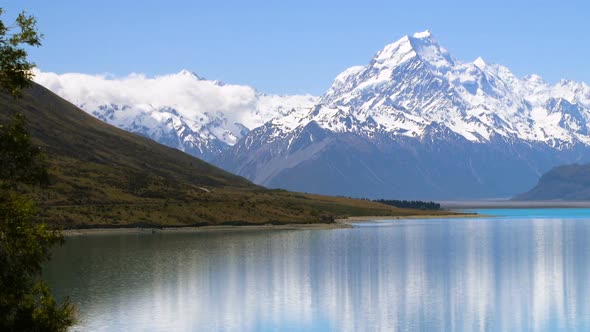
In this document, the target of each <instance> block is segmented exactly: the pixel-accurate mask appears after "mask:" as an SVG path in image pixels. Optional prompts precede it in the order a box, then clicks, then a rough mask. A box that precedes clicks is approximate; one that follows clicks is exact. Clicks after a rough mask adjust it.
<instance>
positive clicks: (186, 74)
mask: <svg viewBox="0 0 590 332" xmlns="http://www.w3.org/2000/svg"><path fill="white" fill-rule="evenodd" d="M176 75H178V76H181V77H193V78H196V79H198V80H200V79H201V78H200V77H199V75H197V74H196V73H195V72H193V71H190V70H187V69H183V70H181V71H179V72H178V74H176Z"/></svg>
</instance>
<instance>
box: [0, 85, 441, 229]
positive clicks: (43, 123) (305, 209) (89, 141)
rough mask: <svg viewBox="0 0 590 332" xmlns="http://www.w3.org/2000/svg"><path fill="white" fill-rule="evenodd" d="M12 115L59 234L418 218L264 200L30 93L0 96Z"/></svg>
mask: <svg viewBox="0 0 590 332" xmlns="http://www.w3.org/2000/svg"><path fill="white" fill-rule="evenodd" d="M15 111H18V112H21V113H23V114H25V115H26V117H27V118H28V120H29V126H30V130H31V133H32V135H33V137H34V139H35V141H36V143H37V144H39V145H41V146H42V147H43V148H44V150H45V151H46V154H47V156H48V163H49V168H50V174H51V178H52V184H51V185H50V186H49V188H46V189H33V190H32V193H33V194H34V195H35V197H36V198H37V200H38V201H39V202H40V206H41V208H40V217H41V218H42V219H43V220H45V221H47V222H50V223H52V224H54V225H58V226H63V227H105V226H130V225H205V224H241V223H246V222H247V223H292V222H297V223H311V222H326V221H329V220H330V219H331V218H332V217H346V216H359V215H415V214H423V213H424V214H431V212H423V211H415V210H407V209H397V208H392V207H389V206H386V205H382V204H378V203H372V202H368V201H361V200H352V199H347V198H339V197H326V196H318V195H308V194H300V193H292V192H287V191H282V190H267V189H264V188H262V187H259V186H256V185H254V184H252V183H250V182H249V181H247V180H246V179H244V178H241V177H238V176H235V175H232V174H230V173H227V172H225V171H223V170H221V169H219V168H216V167H214V166H212V165H210V164H208V163H206V162H204V161H201V160H199V159H197V158H194V157H191V156H189V155H187V154H185V153H183V152H180V151H178V150H175V149H171V148H167V147H164V146H162V145H160V144H158V143H155V142H153V141H151V140H149V139H146V138H143V137H140V136H138V135H134V134H131V133H128V132H126V131H123V130H120V129H117V128H115V127H113V126H110V125H108V124H105V123H103V122H101V121H99V120H97V119H95V118H93V117H91V116H90V115H88V114H86V113H84V112H83V111H81V110H80V109H78V108H77V107H75V106H74V105H72V104H70V103H68V102H67V101H65V100H63V99H61V98H60V97H58V96H57V95H55V94H53V93H52V92H50V91H49V90H47V89H45V88H43V87H41V86H39V85H34V86H33V87H32V88H31V89H29V90H27V91H26V92H25V94H24V97H23V98H22V99H20V100H14V99H13V98H11V97H9V96H7V95H4V94H0V121H2V122H5V121H7V120H8V119H9V116H10V114H12V113H13V112H15Z"/></svg>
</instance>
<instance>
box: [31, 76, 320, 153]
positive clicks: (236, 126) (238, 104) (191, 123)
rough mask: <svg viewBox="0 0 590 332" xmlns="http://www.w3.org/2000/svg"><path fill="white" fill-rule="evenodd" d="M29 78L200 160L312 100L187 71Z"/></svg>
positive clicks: (92, 111)
mask: <svg viewBox="0 0 590 332" xmlns="http://www.w3.org/2000/svg"><path fill="white" fill-rule="evenodd" d="M35 81H36V82H37V83H40V84H41V85H43V86H45V87H47V88H48V89H50V90H52V91H53V92H55V93H56V94H58V95H59V96H61V97H62V98H64V99H66V100H68V101H70V102H71V103H73V104H75V105H77V106H79V107H80V108H82V109H83V110H85V111H86V112H87V113H90V114H92V115H94V116H95V117H97V118H99V119H101V120H103V121H105V122H107V123H110V124H112V125H115V126H117V127H119V128H122V129H125V130H127V131H131V132H134V133H138V134H141V135H144V136H146V137H149V138H151V139H153V140H155V141H158V142H160V143H162V144H164V145H167V146H170V147H174V148H177V149H179V150H182V151H185V152H187V153H190V154H192V155H195V156H197V157H200V158H203V159H205V160H211V159H212V158H213V157H214V156H216V155H218V154H220V153H221V152H222V151H224V150H226V149H227V148H228V147H230V146H231V145H233V144H235V143H236V142H237V141H238V140H239V139H240V138H242V137H243V136H245V135H246V134H247V133H248V132H249V131H250V130H251V129H254V128H256V127H258V126H260V125H262V124H264V123H265V122H267V121H269V120H270V119H272V118H275V117H278V116H281V115H283V114H286V113H287V112H289V111H291V110H292V109H294V108H311V107H312V106H313V105H314V104H315V103H317V102H318V98H317V97H314V96H310V95H291V96H280V95H267V94H261V93H258V92H257V91H256V90H255V89H254V88H252V87H249V86H240V85H231V84H225V83H223V82H219V81H210V80H205V79H202V78H200V77H199V76H198V75H197V74H195V73H193V72H190V71H187V70H183V71H181V72H179V73H177V74H173V75H165V76H158V77H153V78H150V77H145V76H144V75H137V74H132V75H130V76H127V77H124V78H113V77H109V76H106V75H103V76H92V75H85V74H62V75H58V74H55V73H47V72H40V71H38V72H36V75H35Z"/></svg>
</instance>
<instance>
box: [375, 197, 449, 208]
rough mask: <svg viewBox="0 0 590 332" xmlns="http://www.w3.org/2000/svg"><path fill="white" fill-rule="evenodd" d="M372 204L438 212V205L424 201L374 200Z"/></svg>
mask: <svg viewBox="0 0 590 332" xmlns="http://www.w3.org/2000/svg"><path fill="white" fill-rule="evenodd" d="M374 202H378V203H383V204H387V205H391V206H395V207H398V208H405V209H419V210H440V204H439V203H435V202H424V201H406V200H396V199H376V200H374Z"/></svg>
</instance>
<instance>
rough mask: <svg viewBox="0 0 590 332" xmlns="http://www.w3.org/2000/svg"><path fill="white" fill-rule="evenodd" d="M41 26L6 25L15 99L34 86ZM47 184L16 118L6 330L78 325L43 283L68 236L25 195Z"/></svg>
mask: <svg viewBox="0 0 590 332" xmlns="http://www.w3.org/2000/svg"><path fill="white" fill-rule="evenodd" d="M2 13H3V10H2V9H0V15H1V14H2ZM35 23H36V21H35V18H34V17H32V16H27V15H26V14H25V13H21V14H20V15H19V16H18V17H17V19H16V23H15V25H14V26H13V27H7V26H6V25H5V24H4V23H3V22H2V21H1V20H0V89H2V90H4V91H5V92H7V93H9V94H11V95H12V96H14V97H15V98H16V97H19V96H21V90H22V89H23V88H25V87H27V86H28V85H30V79H31V77H32V72H31V70H32V68H33V67H34V64H32V63H29V62H28V61H27V58H26V57H27V53H26V50H25V49H24V48H23V46H26V45H31V46H39V45H40V39H41V36H40V35H39V34H38V33H37V30H36V27H35ZM15 30H16V31H15ZM47 179H48V177H47V169H46V166H45V161H44V158H43V154H42V153H41V151H40V149H39V148H37V147H35V146H33V144H32V142H31V135H30V134H29V133H28V132H27V130H26V119H25V118H24V116H23V115H21V114H14V115H13V118H12V123H10V124H8V125H5V126H0V331H65V330H66V329H67V328H68V327H69V326H71V325H72V324H73V323H74V307H73V306H72V305H71V304H70V303H69V302H68V301H67V300H66V301H64V302H63V303H61V304H59V303H57V302H56V301H55V300H54V298H53V296H52V295H51V292H50V291H49V288H48V286H47V285H46V283H45V282H43V281H42V280H41V278H40V275H41V270H42V264H43V263H44V262H45V261H47V260H48V259H49V258H50V253H51V248H52V247H53V246H55V245H57V244H60V243H62V242H63V237H62V236H61V234H60V233H59V232H57V231H54V230H50V229H48V227H47V226H46V225H45V224H42V223H39V222H36V220H35V215H36V212H35V211H36V207H35V203H34V202H33V201H32V200H31V199H30V198H28V197H26V196H25V195H23V194H21V193H20V189H22V188H23V186H31V185H43V184H45V183H47Z"/></svg>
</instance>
